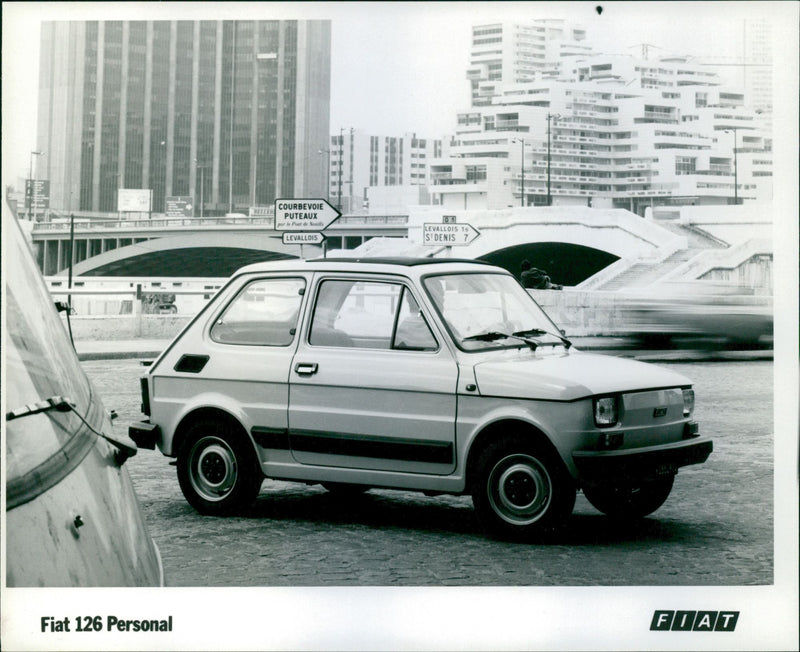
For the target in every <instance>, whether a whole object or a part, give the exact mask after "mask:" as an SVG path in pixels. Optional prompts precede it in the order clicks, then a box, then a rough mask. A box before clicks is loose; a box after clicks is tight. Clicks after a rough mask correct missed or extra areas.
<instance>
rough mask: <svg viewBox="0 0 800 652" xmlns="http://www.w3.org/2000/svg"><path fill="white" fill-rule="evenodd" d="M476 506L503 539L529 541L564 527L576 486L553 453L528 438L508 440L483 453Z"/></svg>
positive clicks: (489, 527) (483, 520) (485, 523)
mask: <svg viewBox="0 0 800 652" xmlns="http://www.w3.org/2000/svg"><path fill="white" fill-rule="evenodd" d="M475 468H476V476H475V478H474V482H473V485H472V486H473V488H472V502H473V504H474V505H475V511H476V513H477V515H478V518H479V520H480V521H481V523H482V524H483V526H484V527H485V528H486V529H487V530H488V531H489V532H490V533H491V534H493V535H495V536H500V537H503V538H513V539H528V538H532V537H535V536H540V535H543V534H547V533H550V532H552V531H555V530H556V529H558V528H559V527H560V526H561V525H563V523H564V521H565V520H566V519H567V517H568V516H569V515H570V514H571V513H572V508H573V507H574V505H575V486H574V485H573V483H572V479H571V478H570V476H569V474H568V473H567V471H566V469H565V468H564V465H563V463H562V462H561V460H560V459H558V458H557V456H556V455H555V454H554V453H550V452H549V451H545V450H543V447H541V446H537V445H536V444H535V443H533V442H531V441H529V440H528V438H525V437H520V436H510V437H504V438H502V439H500V440H499V441H497V442H494V443H492V444H490V445H489V446H488V447H487V448H486V449H485V450H484V451H483V452H482V453H480V455H479V457H478V460H477V464H476V467H475Z"/></svg>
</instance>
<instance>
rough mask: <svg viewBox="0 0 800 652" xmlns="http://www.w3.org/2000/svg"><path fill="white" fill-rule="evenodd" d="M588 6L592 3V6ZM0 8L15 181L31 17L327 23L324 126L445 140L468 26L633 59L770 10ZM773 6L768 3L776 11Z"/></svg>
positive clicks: (24, 153)
mask: <svg viewBox="0 0 800 652" xmlns="http://www.w3.org/2000/svg"><path fill="white" fill-rule="evenodd" d="M598 4H599V3H598ZM598 4H595V3H592V2H578V3H569V2H493V3H488V2H486V3H477V2H429V3H414V2H400V3H391V2H375V3H363V2H359V3H347V2H342V3H325V2H318V3H317V2H315V3H305V4H302V6H300V5H298V4H296V3H290V2H271V3H205V4H202V5H200V4H197V3H170V2H159V3H151V2H143V3H119V4H117V5H115V4H114V3H98V4H92V3H79V2H58V3H46V2H42V3H3V20H2V29H3V57H2V64H3V138H2V143H3V176H4V179H3V181H4V183H12V182H13V181H14V179H13V178H9V177H16V176H25V175H26V174H27V168H28V164H29V158H30V151H31V150H33V149H35V116H36V108H35V107H36V88H37V75H38V49H39V25H40V22H41V21H43V20H69V19H75V20H87V19H113V18H116V19H127V20H134V19H138V20H142V19H153V20H158V19H175V18H185V19H195V18H200V17H203V18H222V19H225V18H247V19H274V18H279V19H285V18H328V19H331V20H332V32H333V34H332V52H331V69H332V85H331V123H330V128H331V131H332V132H336V131H338V130H339V129H340V128H344V129H349V128H350V127H354V128H356V129H361V130H364V131H366V132H368V133H370V134H374V135H398V136H399V135H402V134H404V133H407V132H412V131H413V132H416V133H418V134H419V135H421V136H425V137H429V138H437V137H441V136H443V135H445V134H447V133H452V131H453V126H454V123H455V114H456V112H457V111H458V110H460V109H464V108H467V107H468V103H469V96H468V88H469V87H468V83H467V81H466V78H465V74H466V69H467V66H468V65H469V44H470V35H471V32H470V29H471V27H472V25H475V24H480V23H487V22H493V21H498V20H503V19H510V20H528V19H534V18H550V17H563V18H572V19H575V20H577V21H579V22H581V24H583V25H584V26H585V27H586V29H587V31H588V33H589V36H590V38H591V40H592V41H593V42H596V43H597V45H598V47H599V49H600V50H601V51H604V52H608V53H624V54H638V53H639V52H640V51H641V44H643V43H645V44H648V45H649V46H651V52H652V53H653V54H654V55H655V54H662V53H670V52H671V53H679V54H683V53H686V54H696V55H715V56H736V55H737V54H739V46H740V35H741V20H742V19H743V18H744V17H747V16H757V15H764V16H769V15H770V14H771V13H774V10H775V6H776V5H775V4H773V3H758V2H733V3H723V2H708V3H707V2H689V3H681V2H645V3H635V2H622V3H602V4H600V5H599V6H601V7H602V8H603V11H602V12H600V13H598V12H597V7H598ZM780 4H783V3H777V5H780Z"/></svg>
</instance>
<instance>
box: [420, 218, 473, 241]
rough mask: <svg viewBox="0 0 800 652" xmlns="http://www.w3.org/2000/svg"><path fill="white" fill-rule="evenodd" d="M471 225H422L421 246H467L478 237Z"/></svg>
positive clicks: (450, 223) (452, 223) (428, 223)
mask: <svg viewBox="0 0 800 652" xmlns="http://www.w3.org/2000/svg"><path fill="white" fill-rule="evenodd" d="M480 234H481V233H480V231H478V229H476V228H475V227H474V226H472V225H471V224H457V223H454V222H449V223H444V222H443V223H441V224H436V223H430V222H426V223H425V224H423V225H422V244H424V245H428V246H434V247H435V246H442V247H457V246H464V245H468V244H469V243H470V242H472V241H473V240H474V239H475V238H477V237H478V236H479V235H480Z"/></svg>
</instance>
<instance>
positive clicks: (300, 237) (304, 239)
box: [283, 231, 325, 245]
mask: <svg viewBox="0 0 800 652" xmlns="http://www.w3.org/2000/svg"><path fill="white" fill-rule="evenodd" d="M323 242H325V236H324V235H322V234H321V233H319V232H314V233H298V232H296V231H286V232H284V234H283V244H294V245H297V244H299V245H304V244H313V245H319V244H322V243H323Z"/></svg>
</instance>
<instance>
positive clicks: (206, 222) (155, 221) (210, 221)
mask: <svg viewBox="0 0 800 652" xmlns="http://www.w3.org/2000/svg"><path fill="white" fill-rule="evenodd" d="M73 222H74V228H75V231H79V232H86V231H115V230H119V231H123V230H124V231H131V230H142V231H145V230H147V231H152V230H159V229H182V228H185V229H192V230H197V229H203V228H214V229H218V228H225V227H244V228H255V227H257V228H260V229H274V228H275V218H274V217H272V216H253V217H248V216H231V217H157V218H155V217H154V218H152V219H139V218H137V219H116V220H115V219H89V218H85V217H76V218H75V219H74V220H73ZM407 224H408V215H343V216H342V217H340V218H339V219H338V220H336V221H335V222H334V223H333V224H332V225H331V227H332V228H336V227H339V226H341V227H364V226H383V225H386V226H405V225H407ZM69 229H70V218H68V217H61V218H54V219H52V220H50V221H49V222H36V223H34V225H33V231H34V233H52V232H57V233H62V232H65V231H69Z"/></svg>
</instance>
